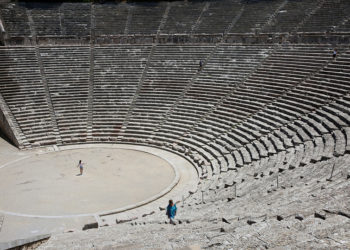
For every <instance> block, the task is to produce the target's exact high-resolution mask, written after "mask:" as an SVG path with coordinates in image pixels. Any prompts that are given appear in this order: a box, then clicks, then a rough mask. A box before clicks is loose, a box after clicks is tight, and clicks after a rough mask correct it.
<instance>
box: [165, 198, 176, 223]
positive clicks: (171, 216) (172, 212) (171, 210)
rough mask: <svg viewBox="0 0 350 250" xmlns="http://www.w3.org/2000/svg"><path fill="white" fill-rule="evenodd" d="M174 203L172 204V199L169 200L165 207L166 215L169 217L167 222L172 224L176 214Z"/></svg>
mask: <svg viewBox="0 0 350 250" xmlns="http://www.w3.org/2000/svg"><path fill="white" fill-rule="evenodd" d="M176 210H177V208H176V204H174V202H173V200H169V205H168V207H167V208H166V215H167V216H168V218H169V223H170V224H172V225H176V222H175V215H176Z"/></svg>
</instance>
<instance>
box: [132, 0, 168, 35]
mask: <svg viewBox="0 0 350 250" xmlns="http://www.w3.org/2000/svg"><path fill="white" fill-rule="evenodd" d="M166 6H167V3H166V2H151V1H147V2H139V3H134V4H132V5H131V8H132V10H131V11H132V16H131V21H130V24H129V28H128V33H129V34H156V33H157V32H158V28H159V26H160V23H161V21H162V18H163V15H164V11H165V8H166Z"/></svg>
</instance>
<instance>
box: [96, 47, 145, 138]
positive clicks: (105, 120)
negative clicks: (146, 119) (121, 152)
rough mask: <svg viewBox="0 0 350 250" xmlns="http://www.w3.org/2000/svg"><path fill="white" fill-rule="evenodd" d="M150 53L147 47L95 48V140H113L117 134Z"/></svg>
mask: <svg viewBox="0 0 350 250" xmlns="http://www.w3.org/2000/svg"><path fill="white" fill-rule="evenodd" d="M150 51H151V46H147V45H140V46H137V45H134V46H131V45H124V46H108V47H95V50H94V57H95V61H94V96H93V136H94V137H95V140H104V141H105V140H113V138H114V139H115V138H116V137H117V135H118V134H119V133H120V129H121V128H122V125H123V122H124V120H125V118H126V115H127V113H128V110H129V107H130V105H131V103H132V100H133V97H134V95H135V93H136V90H137V87H138V84H139V82H140V78H141V76H142V71H143V69H144V68H145V66H146V61H147V57H148V55H149V53H150Z"/></svg>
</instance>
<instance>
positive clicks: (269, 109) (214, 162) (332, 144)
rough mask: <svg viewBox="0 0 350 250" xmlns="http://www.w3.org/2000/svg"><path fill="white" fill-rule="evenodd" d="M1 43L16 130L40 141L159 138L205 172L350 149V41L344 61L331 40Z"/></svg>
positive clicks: (4, 89)
mask: <svg viewBox="0 0 350 250" xmlns="http://www.w3.org/2000/svg"><path fill="white" fill-rule="evenodd" d="M1 53H2V54H1V57H2V58H1V59H2V77H1V81H2V83H3V84H2V85H1V89H0V90H1V92H0V93H1V95H2V96H3V98H4V100H5V101H6V103H7V105H8V107H9V109H10V110H11V113H12V117H13V119H14V124H18V126H17V127H15V128H14V129H15V130H16V131H17V133H18V134H20V135H21V136H22V138H25V140H24V142H27V143H28V144H30V145H31V146H40V145H46V144H61V143H63V144H74V143H86V142H101V141H104V142H119V143H136V144H137V143H140V144H148V145H154V146H158V147H164V148H167V149H169V150H172V151H177V152H179V153H180V154H183V155H184V156H185V157H187V158H188V159H190V160H191V161H192V162H193V164H194V165H195V166H196V167H197V170H198V172H199V173H200V175H201V177H203V178H212V177H213V176H215V175H217V174H220V173H221V172H226V171H228V170H232V169H235V168H237V167H242V166H244V165H247V164H251V163H253V162H255V161H259V160H261V159H263V158H266V157H270V156H272V155H275V154H278V153H280V152H288V153H289V154H292V155H293V154H294V153H296V152H299V150H302V151H305V152H307V151H310V152H314V153H313V154H306V156H305V157H303V159H302V160H300V162H299V163H295V164H294V165H297V164H299V165H300V164H304V165H305V164H308V163H310V162H317V161H321V160H325V159H330V158H332V156H334V155H344V153H345V152H347V149H346V147H345V146H344V145H345V144H344V143H343V144H338V143H337V140H338V141H339V140H342V138H347V134H346V129H345V128H347V127H348V125H349V123H348V121H349V120H348V107H347V102H346V101H347V99H346V98H347V94H348V93H349V90H350V87H349V86H348V83H347V79H348V75H349V72H350V71H349V62H350V52H349V48H348V47H342V48H339V56H338V57H337V59H336V60H335V59H333V58H332V57H331V50H330V47H329V46H328V45H318V46H310V45H279V46H267V45H255V46H243V45H228V44H218V45H216V46H211V45H154V46H151V45H115V46H101V47H100V46H97V47H90V46H89V47H87V46H73V47H72V46H70V47H68V46H61V47H39V48H34V47H26V48H21V47H19V48H11V49H8V48H6V49H2V50H1ZM200 60H201V61H202V62H203V67H202V68H200V67H199V61H200ZM28 70H30V74H28ZM14 75H16V77H13V76H14ZM28 84H29V85H28ZM26 85H28V87H24V86H26ZM45 86H47V88H43V87H45ZM28 90H29V91H31V92H30V93H32V94H30V95H28V94H26V93H27V91H28ZM23 104H24V106H23ZM50 104H51V105H50ZM50 106H52V108H50ZM28 114H30V117H31V119H30V120H28V119H27V117H28ZM23 119H25V120H23ZM89 124H91V136H90V137H89V133H90V132H89V128H90V125H89ZM38 126H39V127H38ZM27 146H28V145H27ZM297 148H299V149H298V150H297ZM330 148H333V150H330ZM296 158H299V159H300V157H296Z"/></svg>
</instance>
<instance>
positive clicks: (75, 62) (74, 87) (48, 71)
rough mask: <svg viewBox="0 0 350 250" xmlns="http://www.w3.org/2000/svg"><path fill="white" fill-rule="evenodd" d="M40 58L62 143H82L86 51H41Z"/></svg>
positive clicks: (87, 66)
mask: <svg viewBox="0 0 350 250" xmlns="http://www.w3.org/2000/svg"><path fill="white" fill-rule="evenodd" d="M40 55H41V58H42V62H43V68H44V74H45V76H44V77H45V78H46V80H47V84H48V86H49V91H50V95H51V100H52V104H53V108H54V110H55V115H56V120H57V125H58V129H59V131H60V135H61V138H62V142H63V143H79V142H85V141H86V136H87V118H88V93H89V72H90V47H79V46H77V47H74V46H70V47H41V48H40Z"/></svg>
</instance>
